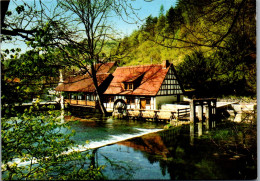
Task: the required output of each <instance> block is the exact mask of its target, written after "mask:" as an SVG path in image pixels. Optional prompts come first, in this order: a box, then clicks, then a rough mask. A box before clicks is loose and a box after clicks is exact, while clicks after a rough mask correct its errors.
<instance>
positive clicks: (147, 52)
mask: <svg viewBox="0 0 260 181" xmlns="http://www.w3.org/2000/svg"><path fill="white" fill-rule="evenodd" d="M159 8H160V13H159V15H158V16H157V17H152V16H149V17H147V18H146V21H145V23H144V24H143V25H142V27H141V28H140V29H139V30H137V31H134V32H133V33H132V34H131V35H130V36H129V37H125V38H124V39H123V40H122V42H121V43H120V45H121V47H124V49H125V53H124V54H123V56H122V57H123V64H124V65H137V64H150V63H153V64H155V63H161V62H162V61H163V60H165V59H168V60H170V62H172V63H173V64H174V65H175V66H176V68H177V71H178V74H179V76H180V78H181V80H182V82H183V83H184V88H185V89H195V90H196V94H197V96H214V95H254V94H255V93H256V19H255V15H256V2H255V1H254V0H218V1H216V0H203V1H201V0H179V1H178V3H177V5H176V6H175V7H171V8H170V9H168V10H166V11H165V10H164V7H163V6H161V7H158V9H159ZM125 47H127V48H125Z"/></svg>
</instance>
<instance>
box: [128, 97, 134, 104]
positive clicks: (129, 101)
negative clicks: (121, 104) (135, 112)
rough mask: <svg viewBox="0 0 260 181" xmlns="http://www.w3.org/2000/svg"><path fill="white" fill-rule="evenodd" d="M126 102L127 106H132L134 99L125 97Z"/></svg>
mask: <svg viewBox="0 0 260 181" xmlns="http://www.w3.org/2000/svg"><path fill="white" fill-rule="evenodd" d="M126 102H127V104H134V103H135V99H134V97H127V98H126Z"/></svg>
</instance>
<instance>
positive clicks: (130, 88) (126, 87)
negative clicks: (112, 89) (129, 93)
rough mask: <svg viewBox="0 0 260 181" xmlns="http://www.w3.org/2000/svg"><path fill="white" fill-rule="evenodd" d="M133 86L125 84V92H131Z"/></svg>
mask: <svg viewBox="0 0 260 181" xmlns="http://www.w3.org/2000/svg"><path fill="white" fill-rule="evenodd" d="M133 88H134V85H133V83H125V90H133Z"/></svg>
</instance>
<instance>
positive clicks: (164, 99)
mask: <svg viewBox="0 0 260 181" xmlns="http://www.w3.org/2000/svg"><path fill="white" fill-rule="evenodd" d="M176 101H177V95H171V96H157V97H156V103H155V107H156V109H161V106H162V105H165V104H171V103H174V102H176ZM180 101H183V95H180Z"/></svg>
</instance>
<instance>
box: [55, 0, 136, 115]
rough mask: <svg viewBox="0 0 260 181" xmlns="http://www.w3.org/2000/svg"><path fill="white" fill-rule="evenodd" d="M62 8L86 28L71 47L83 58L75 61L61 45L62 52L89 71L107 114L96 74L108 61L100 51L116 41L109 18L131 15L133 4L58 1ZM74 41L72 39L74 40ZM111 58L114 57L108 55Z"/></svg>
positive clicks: (69, 52)
mask: <svg viewBox="0 0 260 181" xmlns="http://www.w3.org/2000/svg"><path fill="white" fill-rule="evenodd" d="M58 2H59V5H60V7H62V8H63V9H64V10H65V11H70V12H72V13H73V15H74V16H76V17H77V18H76V19H75V20H77V21H78V22H79V23H80V24H81V25H82V26H83V31H84V34H85V36H84V38H83V39H82V41H80V43H77V42H74V45H72V47H73V48H74V50H72V51H77V52H78V54H79V55H80V56H81V59H78V61H77V60H76V61H75V58H74V57H72V56H71V55H72V51H71V49H70V51H68V49H67V48H62V47H61V46H59V48H60V49H62V51H63V53H64V52H65V53H66V56H67V57H66V58H68V60H70V61H71V60H73V61H74V62H75V64H77V65H79V66H78V67H79V68H83V69H84V70H85V72H86V73H87V74H89V75H90V76H91V77H92V79H93V83H94V85H95V88H96V93H97V98H98V101H99V106H100V109H101V111H102V113H104V114H106V109H105V107H104V105H103V95H102V94H101V90H99V87H98V84H97V78H96V73H97V71H98V69H99V67H100V66H97V65H101V64H102V63H105V62H106V61H108V58H106V57H103V59H100V54H101V53H102V50H103V48H104V46H105V45H106V44H107V43H108V42H109V40H114V41H115V40H116V39H115V38H114V37H115V34H114V33H113V31H114V28H113V27H112V25H110V24H109V23H108V20H109V17H110V16H112V15H117V16H119V17H121V18H124V17H125V16H127V17H128V13H129V12H128V11H129V10H130V11H131V12H134V11H133V8H132V6H131V4H129V3H128V2H127V1H126V0H120V1H114V0H108V1H101V0H87V1H74V0H66V1H58ZM71 42H72V41H71ZM109 58H110V59H111V56H110V57H109Z"/></svg>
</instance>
